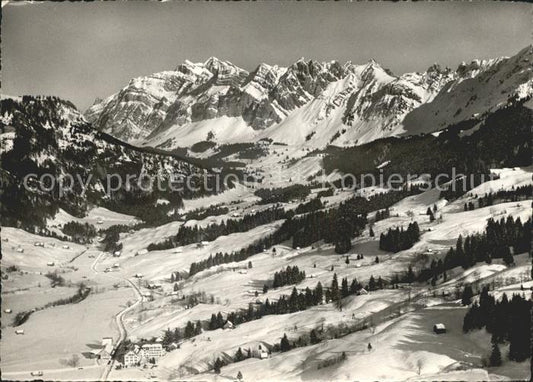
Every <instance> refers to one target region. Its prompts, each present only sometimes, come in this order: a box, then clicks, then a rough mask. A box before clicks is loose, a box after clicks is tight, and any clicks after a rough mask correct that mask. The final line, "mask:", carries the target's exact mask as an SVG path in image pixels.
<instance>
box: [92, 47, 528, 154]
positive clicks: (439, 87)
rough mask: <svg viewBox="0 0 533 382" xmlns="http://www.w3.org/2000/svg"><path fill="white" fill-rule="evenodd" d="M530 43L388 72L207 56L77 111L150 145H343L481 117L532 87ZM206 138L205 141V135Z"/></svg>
mask: <svg viewBox="0 0 533 382" xmlns="http://www.w3.org/2000/svg"><path fill="white" fill-rule="evenodd" d="M531 59H532V48H531V46H529V47H527V48H525V49H523V50H522V51H520V52H519V53H518V54H517V55H515V56H513V57H510V58H498V59H493V60H484V61H479V60H475V61H473V62H471V63H470V64H465V63H463V64H461V65H459V67H458V68H457V69H455V70H451V69H449V68H441V67H440V66H439V65H437V64H435V65H432V66H431V67H430V68H428V69H427V70H426V71H425V72H423V73H407V74H404V75H401V76H395V75H394V74H392V73H391V72H390V71H389V70H387V69H384V68H382V67H381V66H380V65H379V64H378V63H376V62H375V61H373V60H371V61H369V62H368V63H366V64H363V65H354V64H352V63H350V62H348V63H345V64H340V63H338V62H336V61H331V62H316V61H305V60H304V59H301V60H299V61H297V62H296V63H294V64H292V65H290V66H289V67H279V66H275V65H274V66H272V65H267V64H260V65H259V66H258V67H257V68H256V69H255V70H254V71H252V72H250V73H248V72H247V71H245V70H243V69H241V68H238V67H237V66H235V65H233V64H231V63H229V62H226V61H221V60H218V59H216V58H210V59H208V60H207V61H206V62H204V63H192V62H189V61H186V62H185V63H183V64H182V65H179V66H178V67H177V68H176V69H175V70H173V71H165V72H160V73H155V74H152V75H150V76H146V77H139V78H135V79H132V80H131V81H130V83H129V84H128V85H127V86H126V87H125V88H123V89H122V90H120V91H119V92H118V93H116V94H114V95H112V96H110V97H108V98H106V99H105V100H103V101H102V100H97V101H96V102H95V104H94V105H93V106H92V107H90V108H89V109H88V110H87V111H86V113H85V117H86V118H87V120H88V121H90V122H92V123H93V124H94V125H95V127H96V128H97V129H99V130H101V131H104V132H106V133H109V134H110V135H112V136H115V137H117V138H119V139H122V140H125V141H129V142H135V143H136V144H141V145H148V146H153V147H165V148H176V147H184V146H191V145H192V144H194V143H197V142H199V141H202V140H213V141H216V142H218V143H236V142H250V141H254V140H257V139H261V138H270V139H273V140H275V141H279V142H282V143H287V144H306V145H309V146H311V147H324V146H326V145H328V144H335V145H338V146H352V145H356V144H363V143H367V142H370V141H372V140H375V139H379V138H384V137H388V136H395V135H401V134H418V133H427V132H433V131H437V130H440V129H442V128H444V127H446V126H447V125H450V124H453V123H458V122H460V121H463V120H469V119H481V118H483V116H484V115H486V114H487V113H490V112H493V111H494V110H496V109H498V108H501V107H503V106H505V105H507V104H508V102H509V101H510V100H517V99H522V98H526V97H528V96H530V95H531V94H532V93H533V90H532V89H533V82H532V81H533V80H532V70H531ZM208 138H209V139H208Z"/></svg>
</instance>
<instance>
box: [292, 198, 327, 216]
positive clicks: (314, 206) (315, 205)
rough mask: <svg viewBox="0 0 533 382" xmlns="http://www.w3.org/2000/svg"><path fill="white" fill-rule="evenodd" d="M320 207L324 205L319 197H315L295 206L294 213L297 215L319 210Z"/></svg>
mask: <svg viewBox="0 0 533 382" xmlns="http://www.w3.org/2000/svg"><path fill="white" fill-rule="evenodd" d="M322 208H324V205H323V204H322V201H321V200H320V198H318V197H317V198H314V199H311V200H310V201H308V202H306V203H301V204H299V205H298V207H296V209H295V210H294V213H295V214H297V215H299V214H305V213H308V212H312V211H316V210H320V209H322Z"/></svg>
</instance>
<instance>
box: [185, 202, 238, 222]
mask: <svg viewBox="0 0 533 382" xmlns="http://www.w3.org/2000/svg"><path fill="white" fill-rule="evenodd" d="M228 212H229V208H228V207H224V206H221V205H215V206H210V207H208V208H198V209H196V210H192V211H191V212H188V213H187V215H186V216H185V220H203V219H205V218H207V217H209V216H219V215H225V214H227V213H228Z"/></svg>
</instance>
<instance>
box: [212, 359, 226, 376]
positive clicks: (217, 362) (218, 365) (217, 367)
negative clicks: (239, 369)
mask: <svg viewBox="0 0 533 382" xmlns="http://www.w3.org/2000/svg"><path fill="white" fill-rule="evenodd" d="M222 366H224V363H223V362H222V360H221V359H220V358H217V359H216V360H215V365H214V366H213V371H214V372H215V374H220V369H221V368H222Z"/></svg>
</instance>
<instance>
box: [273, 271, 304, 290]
mask: <svg viewBox="0 0 533 382" xmlns="http://www.w3.org/2000/svg"><path fill="white" fill-rule="evenodd" d="M303 280H305V271H300V269H299V268H298V267H297V266H296V265H295V266H293V267H291V266H290V265H289V266H287V268H285V269H282V270H281V271H278V272H276V273H274V280H273V282H272V287H273V288H279V287H282V286H284V285H290V284H298V283H299V282H300V281H303Z"/></svg>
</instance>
